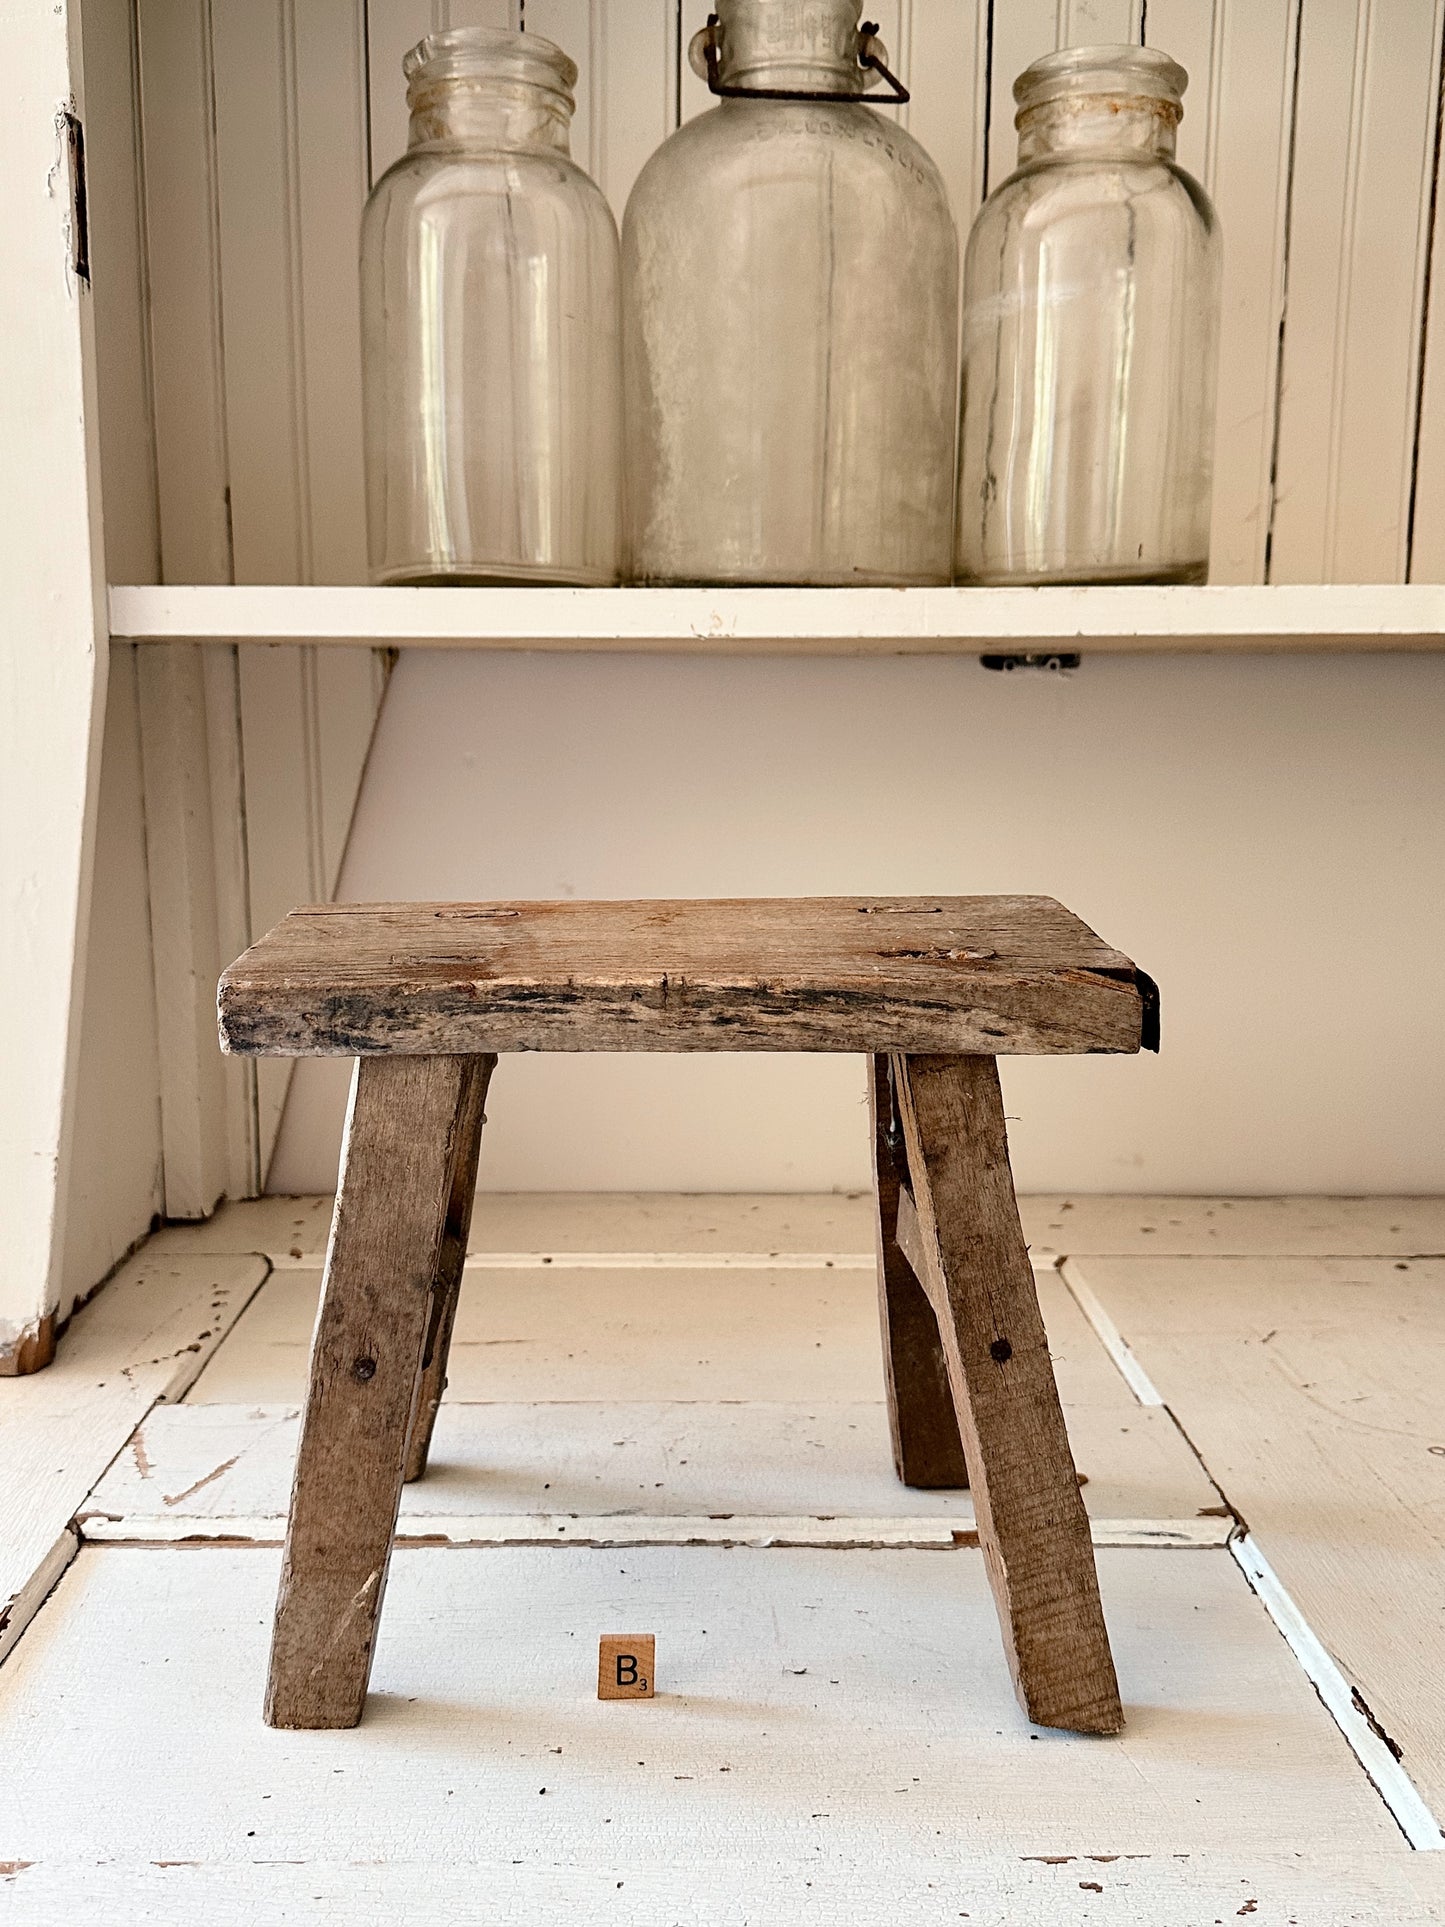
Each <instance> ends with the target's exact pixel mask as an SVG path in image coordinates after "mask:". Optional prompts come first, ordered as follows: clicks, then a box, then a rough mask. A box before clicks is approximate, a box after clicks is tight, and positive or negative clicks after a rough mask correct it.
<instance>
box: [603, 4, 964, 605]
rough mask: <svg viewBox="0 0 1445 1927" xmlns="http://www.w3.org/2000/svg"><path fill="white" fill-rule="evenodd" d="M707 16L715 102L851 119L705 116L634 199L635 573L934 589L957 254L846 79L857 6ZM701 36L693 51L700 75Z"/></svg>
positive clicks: (918, 158) (884, 130)
mask: <svg viewBox="0 0 1445 1927" xmlns="http://www.w3.org/2000/svg"><path fill="white" fill-rule="evenodd" d="M717 11H718V16H719V21H718V25H717V26H716V28H714V29H712V30H711V31H712V32H713V33H714V34H715V35H716V41H715V45H716V51H717V57H718V73H719V78H720V81H721V84H723V85H724V86H742V87H746V88H749V89H764V88H769V89H775V90H793V91H806V92H808V93H814V94H816V93H837V94H843V95H845V96H847V98H846V99H845V100H843V101H841V102H823V101H819V100H801V101H800V100H777V99H722V100H720V101H719V103H718V105H717V106H716V107H714V108H713V109H712V110H711V111H710V112H708V113H704V114H701V115H699V116H698V117H697V118H696V119H695V120H691V121H688V122H687V123H686V125H685V126H683V127H682V128H680V129H679V130H678V132H677V133H675V134H674V135H672V137H671V138H670V139H669V140H668V141H667V142H665V144H664V145H663V146H662V147H661V148H659V150H658V151H657V153H655V154H654V155H653V156H652V158H651V160H649V162H648V163H647V166H646V167H645V168H644V169H643V171H642V173H641V175H640V177H639V178H638V181H637V185H636V186H635V188H634V189H633V191H632V198H631V199H630V201H629V202H628V204H627V212H626V215H625V217H624V220H623V224H622V237H623V238H622V255H623V317H624V318H623V358H624V368H625V378H624V392H625V395H626V416H627V460H626V496H627V526H628V551H629V559H630V569H631V572H632V574H633V575H634V577H635V578H636V579H637V580H639V581H642V582H660V583H686V582H701V583H912V582H923V583H938V582H946V581H947V580H948V579H949V573H950V554H951V528H952V505H953V468H954V445H955V441H956V436H957V423H956V388H957V300H958V295H957V281H958V242H957V236H956V233H955V230H954V225H953V217H952V215H951V214H950V212H949V207H948V196H947V193H946V190H945V188H944V185H943V181H942V178H941V176H940V175H939V172H938V169H937V168H936V167H935V166H934V164H933V162H932V161H931V160H930V159H929V157H928V155H927V154H926V153H925V152H924V150H923V148H922V147H920V146H919V144H918V142H917V141H916V140H914V139H912V137H911V136H910V135H909V134H908V133H907V132H906V131H905V130H904V129H903V128H901V127H898V126H895V125H894V124H893V123H892V122H890V121H888V120H885V119H884V117H883V116H882V115H881V114H877V113H875V112H874V111H873V110H872V109H871V108H869V107H866V106H864V105H863V104H862V100H861V95H862V93H863V90H864V87H865V85H866V84H870V83H871V81H872V80H873V79H876V77H877V76H876V75H872V74H870V73H869V72H868V71H867V70H865V69H864V68H863V67H862V66H861V65H860V63H859V49H860V41H859V12H860V7H859V0H808V4H806V5H800V4H799V3H798V0H717ZM708 31H709V30H704V33H703V34H700V35H698V36H697V37H696V39H695V40H694V42H693V47H692V62H693V66H694V67H695V68H696V69H697V70H698V71H699V72H700V73H703V74H704V76H705V72H706V65H705V50H706V44H707V33H708ZM877 51H878V53H879V57H880V58H883V59H886V54H884V53H883V52H882V50H881V48H879V49H878V50H877Z"/></svg>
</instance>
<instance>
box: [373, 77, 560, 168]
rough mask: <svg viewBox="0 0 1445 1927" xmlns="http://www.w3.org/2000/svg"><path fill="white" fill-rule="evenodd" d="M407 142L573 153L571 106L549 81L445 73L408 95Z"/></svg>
mask: <svg viewBox="0 0 1445 1927" xmlns="http://www.w3.org/2000/svg"><path fill="white" fill-rule="evenodd" d="M408 99H409V102H410V106H411V128H410V132H409V135H408V138H407V145H408V147H409V148H410V147H450V146H458V147H486V148H493V149H495V148H504V149H505V148H519V149H520V148H546V149H550V150H551V151H553V152H555V153H561V154H570V152H571V141H570V130H571V121H572V109H571V106H570V104H569V103H568V101H567V100H566V98H565V97H564V96H563V95H561V94H558V93H554V92H553V91H552V90H551V89H550V88H548V87H537V86H533V85H531V84H529V83H528V82H526V81H520V80H498V79H493V78H487V79H481V78H475V77H473V78H467V79H446V80H438V81H434V82H432V83H430V84H427V85H421V86H418V85H417V84H416V83H413V86H412V89H411V92H410V94H409V96H408Z"/></svg>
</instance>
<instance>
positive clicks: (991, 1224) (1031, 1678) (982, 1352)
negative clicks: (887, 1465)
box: [893, 1057, 1124, 1733]
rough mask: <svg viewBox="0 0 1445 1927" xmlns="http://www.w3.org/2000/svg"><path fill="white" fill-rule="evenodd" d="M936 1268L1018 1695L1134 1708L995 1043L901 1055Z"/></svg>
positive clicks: (1055, 1714) (1068, 1716)
mask: <svg viewBox="0 0 1445 1927" xmlns="http://www.w3.org/2000/svg"><path fill="white" fill-rule="evenodd" d="M893 1074H894V1086H895V1090H896V1093H897V1100H898V1108H899V1113H900V1116H901V1120H902V1124H903V1137H904V1143H905V1146H906V1148H907V1154H908V1169H909V1172H910V1174H911V1177H912V1180H913V1195H914V1200H915V1203H916V1206H917V1216H918V1230H919V1237H920V1242H921V1246H922V1256H923V1263H924V1270H925V1272H926V1273H927V1277H926V1278H925V1281H924V1282H925V1284H926V1286H927V1289H928V1293H929V1297H930V1298H931V1300H932V1302H933V1306H934V1309H935V1311H936V1312H937V1313H938V1324H939V1330H940V1332H941V1334H942V1338H943V1346H944V1351H945V1354H946V1356H947V1359H948V1370H949V1377H950V1380H951V1382H952V1385H953V1394H954V1399H955V1402H956V1405H957V1408H958V1418H959V1425H960V1428H961V1430H962V1433H963V1449H964V1452H965V1455H966V1456H967V1459H968V1467H969V1471H970V1473H971V1475H972V1481H973V1494H974V1509H975V1512H976V1515H977V1518H978V1537H979V1544H980V1545H981V1546H982V1548H983V1555H984V1560H985V1562H986V1565H987V1567H988V1575H989V1581H990V1583H991V1585H992V1587H993V1593H994V1599H995V1602H996V1604H997V1606H998V1612H999V1619H1000V1621H1001V1623H1002V1627H1003V1635H1004V1645H1005V1648H1006V1650H1007V1653H1008V1661H1009V1670H1010V1672H1011V1673H1012V1674H1013V1679H1014V1686H1015V1689H1016V1691H1017V1693H1018V1696H1019V1700H1020V1703H1021V1704H1022V1706H1023V1708H1024V1711H1025V1712H1026V1713H1027V1714H1028V1716H1029V1718H1030V1719H1031V1720H1034V1721H1036V1722H1037V1723H1038V1724H1039V1725H1041V1726H1060V1727H1065V1728H1068V1729H1069V1730H1071V1731H1073V1732H1079V1733H1117V1732H1118V1731H1119V1729H1120V1727H1121V1726H1122V1725H1123V1723H1124V1716H1123V1712H1122V1709H1121V1707H1120V1705H1119V1688H1118V1683H1117V1681H1116V1679H1115V1676H1114V1661H1113V1658H1112V1655H1111V1654H1110V1651H1109V1638H1108V1634H1107V1632H1106V1631H1105V1628H1104V1615H1103V1610H1102V1608H1101V1606H1100V1604H1099V1584H1098V1578H1097V1576H1096V1573H1095V1570H1094V1555H1093V1548H1092V1546H1091V1544H1090V1540H1089V1522H1088V1518H1087V1516H1086V1515H1085V1512H1084V1503H1083V1500H1082V1498H1081V1497H1080V1496H1079V1486H1078V1479H1077V1476H1076V1474H1075V1471H1074V1460H1073V1455H1072V1453H1071V1452H1070V1450H1069V1440H1068V1434H1067V1432H1066V1431H1065V1429H1064V1416H1063V1413H1062V1411H1061V1410H1060V1408H1059V1394H1058V1388H1057V1387H1056V1385H1055V1383H1054V1369H1053V1365H1052V1363H1051V1362H1050V1359H1049V1351H1048V1344H1047V1341H1046V1339H1045V1336H1044V1324H1043V1318H1042V1316H1041V1314H1040V1312H1039V1302H1038V1296H1037V1293H1036V1292H1035V1289H1034V1280H1033V1270H1032V1267H1031V1266H1030V1264H1029V1254H1028V1247H1027V1246H1026V1245H1025V1243H1024V1236H1023V1228H1022V1226H1021V1225H1020V1223H1019V1215H1018V1204H1017V1201H1016V1200H1015V1197H1014V1189H1013V1177H1012V1174H1011V1172H1010V1169H1009V1161H1008V1140H1007V1132H1006V1129H1005V1125H1004V1114H1003V1099H1002V1096H1001V1094H1000V1091H999V1081H998V1067H997V1065H996V1064H995V1062H994V1060H993V1058H991V1057H895V1058H894V1059H893Z"/></svg>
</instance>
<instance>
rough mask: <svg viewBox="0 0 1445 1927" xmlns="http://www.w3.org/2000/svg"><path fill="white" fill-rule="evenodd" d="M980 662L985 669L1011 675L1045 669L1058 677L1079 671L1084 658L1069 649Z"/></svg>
mask: <svg viewBox="0 0 1445 1927" xmlns="http://www.w3.org/2000/svg"><path fill="white" fill-rule="evenodd" d="M979 661H980V662H981V663H982V664H983V666H984V668H985V669H1002V670H1004V671H1005V672H1006V673H1009V674H1011V673H1012V672H1013V671H1014V670H1015V669H1043V670H1046V671H1048V672H1049V673H1050V674H1052V675H1055V676H1057V675H1062V674H1063V673H1064V672H1065V671H1066V670H1069V669H1077V668H1078V667H1079V664H1080V663H1081V662H1082V661H1083V657H1082V656H1080V655H1078V654H1077V653H1076V652H1075V651H1073V650H1069V649H1046V650H1043V651H1042V652H1040V653H1039V654H1037V655H1021V656H980V657H979Z"/></svg>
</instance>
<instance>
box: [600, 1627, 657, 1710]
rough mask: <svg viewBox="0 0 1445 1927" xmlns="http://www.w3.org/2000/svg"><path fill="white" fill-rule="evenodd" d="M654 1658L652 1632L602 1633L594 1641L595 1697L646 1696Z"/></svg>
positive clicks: (654, 1650)
mask: <svg viewBox="0 0 1445 1927" xmlns="http://www.w3.org/2000/svg"><path fill="white" fill-rule="evenodd" d="M656 1658H657V1636H656V1634H654V1633H603V1634H602V1637H601V1638H600V1640H599V1641H598V1645H597V1697H598V1699H600V1700H650V1699H651V1698H652V1696H653V1693H652V1681H653V1672H654V1667H655V1664H656Z"/></svg>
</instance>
